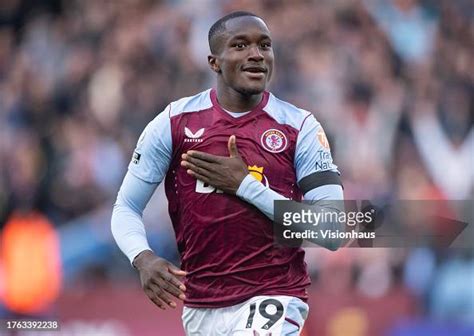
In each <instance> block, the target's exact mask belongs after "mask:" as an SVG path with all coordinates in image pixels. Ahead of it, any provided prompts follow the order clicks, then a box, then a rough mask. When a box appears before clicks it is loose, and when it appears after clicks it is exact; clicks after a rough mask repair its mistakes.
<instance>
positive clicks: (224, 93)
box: [217, 84, 263, 112]
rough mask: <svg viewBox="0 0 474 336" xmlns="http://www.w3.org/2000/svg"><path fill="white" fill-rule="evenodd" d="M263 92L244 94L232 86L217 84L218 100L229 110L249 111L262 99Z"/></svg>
mask: <svg viewBox="0 0 474 336" xmlns="http://www.w3.org/2000/svg"><path fill="white" fill-rule="evenodd" d="M262 97H263V93H258V94H254V95H243V94H241V93H239V92H237V91H235V90H234V89H232V88H229V87H227V86H223V85H219V84H217V101H218V102H219V105H221V107H222V108H223V109H225V110H227V111H232V112H248V111H250V110H252V109H253V108H254V107H255V106H257V105H258V104H259V103H260V102H261V101H262Z"/></svg>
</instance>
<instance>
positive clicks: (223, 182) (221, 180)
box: [181, 135, 249, 194]
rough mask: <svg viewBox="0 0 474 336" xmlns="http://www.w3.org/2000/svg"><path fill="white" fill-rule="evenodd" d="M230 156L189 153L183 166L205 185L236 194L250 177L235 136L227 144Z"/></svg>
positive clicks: (183, 157) (185, 155)
mask: <svg viewBox="0 0 474 336" xmlns="http://www.w3.org/2000/svg"><path fill="white" fill-rule="evenodd" d="M227 147H228V150H229V156H228V157H226V156H218V155H212V154H208V153H204V152H199V151H193V150H191V151H188V152H187V153H186V154H183V155H182V156H181V158H182V159H183V161H181V166H183V167H185V168H186V169H187V173H188V174H189V175H191V176H193V177H195V178H196V179H199V180H201V181H202V182H204V183H207V184H210V185H211V186H213V187H215V188H217V189H220V190H222V191H224V192H226V193H229V194H235V193H236V192H237V189H239V186H240V183H242V180H243V179H244V178H245V177H246V176H247V175H248V173H249V172H248V169H247V165H246V164H245V162H244V161H243V160H242V158H241V157H240V154H239V151H238V150H237V144H236V138H235V135H232V136H231V137H230V138H229V142H228V144H227Z"/></svg>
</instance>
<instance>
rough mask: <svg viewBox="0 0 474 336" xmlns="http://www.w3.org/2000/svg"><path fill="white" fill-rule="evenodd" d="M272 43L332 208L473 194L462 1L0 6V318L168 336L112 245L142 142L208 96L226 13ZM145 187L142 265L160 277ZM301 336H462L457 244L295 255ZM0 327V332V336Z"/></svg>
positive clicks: (473, 275) (467, 331)
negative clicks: (268, 35)
mask: <svg viewBox="0 0 474 336" xmlns="http://www.w3.org/2000/svg"><path fill="white" fill-rule="evenodd" d="M240 9H244V10H249V11H253V12H255V13H257V14H260V15H261V16H262V17H263V18H264V19H265V20H266V22H267V23H268V25H269V27H270V30H271V31H272V33H273V39H274V48H275V55H276V62H277V63H276V75H275V77H274V79H273V81H272V84H271V91H272V92H274V93H275V94H276V95H277V96H279V97H281V98H283V99H285V100H288V101H290V102H292V103H294V104H296V105H299V106H301V107H303V108H305V109H307V110H309V111H312V112H313V113H314V114H315V115H316V117H317V119H318V120H320V121H321V122H322V124H323V125H324V127H325V130H326V133H327V134H328V136H329V139H330V142H331V145H332V149H333V156H334V159H335V162H336V163H337V164H338V165H339V167H340V170H341V171H342V172H343V181H344V185H345V195H346V197H347V198H353V199H355V198H357V199H374V198H378V199H385V200H391V199H398V198H400V199H438V200H440V199H441V200H442V199H471V200H472V197H473V190H474V188H473V173H474V169H473V161H472V160H473V159H472V158H473V154H474V151H473V148H474V131H473V127H472V125H473V117H474V104H473V76H474V71H473V69H474V64H473V63H474V58H473V46H474V25H473V20H472V19H473V13H474V8H473V6H472V2H470V1H468V0H466V1H461V0H440V1H436V0H419V1H417V0H384V1H381V0H380V1H377V0H367V1H362V0H321V1H319V0H313V1H310V0H306V1H305V0H297V1H283V0H266V1H252V0H225V1H217V0H194V1H184V0H183V1H178V0H176V1H172V0H168V1H164V0H163V1H138V0H121V1H114V0H104V1H96V0H83V1H82V0H72V1H66V0H63V1H61V0H48V1H33V0H31V1H27V0H2V1H1V2H0V224H1V226H0V229H1V230H2V231H0V243H1V244H0V319H5V318H12V317H38V316H39V317H42V318H59V319H60V320H61V325H62V330H61V334H64V335H86V334H90V335H98V334H100V335H132V334H133V335H147V334H154V335H156V334H158V335H181V334H182V329H181V324H180V323H181V321H180V309H178V310H176V311H173V310H169V311H167V312H164V313H163V312H161V311H159V310H158V309H155V308H154V306H153V305H152V303H151V302H149V301H148V300H147V298H146V297H145V295H144V294H143V292H142V291H141V289H140V288H139V280H138V277H137V275H136V274H135V273H134V271H133V269H132V268H131V267H130V265H129V264H128V262H127V260H126V258H125V257H124V256H123V255H122V254H121V252H120V251H119V250H118V248H117V247H116V246H115V243H114V242H113V240H112V237H111V234H110V229H109V226H110V224H109V222H110V214H111V209H112V204H113V201H114V198H115V195H116V192H117V189H118V186H119V184H120V182H121V178H122V177H123V175H124V173H125V170H126V166H127V163H128V161H129V159H130V155H131V153H132V150H133V148H134V145H135V142H136V139H137V138H138V135H139V133H140V131H141V130H142V128H143V127H144V126H145V125H146V124H147V123H148V122H149V121H150V120H151V119H152V118H153V117H154V116H155V115H156V113H157V112H159V111H161V110H162V109H163V108H164V106H166V104H168V103H169V102H170V101H173V100H176V99H178V98H180V97H183V96H187V95H192V94H194V93H197V92H199V91H201V90H203V89H205V88H208V87H210V86H213V84H214V81H213V74H212V73H211V71H209V70H208V68H207V64H206V56H207V53H208V46H207V31H208V28H209V27H210V25H211V24H212V23H213V22H214V21H215V20H216V19H217V18H219V17H220V16H221V15H223V14H225V13H227V12H229V11H231V10H240ZM163 197H164V196H163V192H162V190H160V191H159V192H158V193H157V195H156V197H154V199H153V200H152V202H151V203H150V204H149V207H148V209H147V211H146V215H145V218H146V224H147V227H148V231H149V233H150V240H151V243H152V246H153V248H154V249H155V251H156V252H157V253H158V254H159V255H161V256H163V257H165V258H168V259H170V260H172V261H175V262H178V260H179V259H178V257H177V255H176V248H175V244H174V237H173V233H172V231H171V226H170V223H169V220H168V217H167V210H166V201H165V200H164V198H163ZM307 262H308V266H309V269H310V271H311V273H312V279H313V285H312V287H311V288H310V294H311V301H310V305H311V314H310V317H309V320H308V322H307V326H306V330H305V332H306V335H324V336H340V335H344V336H365V335H390V336H398V335H452V336H454V335H472V334H473V332H474V331H473V328H474V260H473V253H472V249H440V248H435V247H425V248H416V249H342V250H340V251H338V252H336V253H326V252H325V251H323V250H322V249H319V248H314V249H310V250H308V255H307ZM4 333H5V331H1V330H0V335H3V334H4Z"/></svg>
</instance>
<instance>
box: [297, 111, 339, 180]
mask: <svg viewBox="0 0 474 336" xmlns="http://www.w3.org/2000/svg"><path fill="white" fill-rule="evenodd" d="M294 164H295V170H296V179H297V181H298V183H299V182H300V181H301V180H302V179H303V178H304V177H306V176H309V175H311V174H313V173H317V172H323V171H333V172H336V173H338V174H339V171H338V169H337V166H336V165H335V164H334V163H333V161H332V155H331V149H330V147H329V142H328V140H327V137H326V133H325V132H324V130H323V128H322V126H321V124H320V123H319V122H318V121H317V120H316V118H315V117H314V116H313V115H309V116H308V117H307V118H306V120H305V121H304V123H303V126H302V128H301V130H300V133H299V135H298V139H297V141H296V152H295V163H294Z"/></svg>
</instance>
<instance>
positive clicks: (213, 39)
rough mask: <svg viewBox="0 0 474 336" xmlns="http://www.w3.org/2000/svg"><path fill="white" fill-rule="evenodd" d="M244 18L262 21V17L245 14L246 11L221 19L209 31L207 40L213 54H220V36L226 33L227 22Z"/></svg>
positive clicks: (233, 13)
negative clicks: (249, 17) (251, 17)
mask: <svg viewBox="0 0 474 336" xmlns="http://www.w3.org/2000/svg"><path fill="white" fill-rule="evenodd" d="M242 16H253V17H257V18H259V19H261V17H260V16H258V15H256V14H254V13H250V12H245V11H237V12H232V13H229V14H227V15H226V16H223V17H221V18H220V19H219V20H217V21H216V22H215V23H214V24H213V25H212V26H211V28H210V29H209V34H208V36H207V39H208V41H209V49H211V53H213V54H215V53H217V52H218V49H219V48H218V42H217V41H218V38H217V37H218V36H219V35H220V34H221V33H223V32H224V31H225V24H226V22H227V21H229V20H231V19H235V18H238V17H242Z"/></svg>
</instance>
